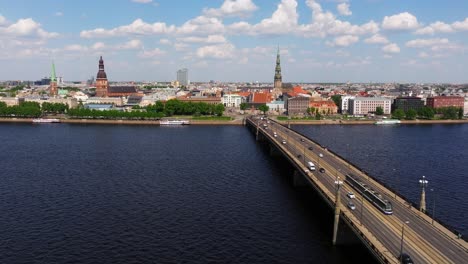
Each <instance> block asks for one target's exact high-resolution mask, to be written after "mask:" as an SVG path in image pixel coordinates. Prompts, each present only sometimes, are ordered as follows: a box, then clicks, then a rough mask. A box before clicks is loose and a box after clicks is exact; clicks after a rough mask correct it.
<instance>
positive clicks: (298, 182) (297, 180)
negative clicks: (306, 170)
mask: <svg viewBox="0 0 468 264" xmlns="http://www.w3.org/2000/svg"><path fill="white" fill-rule="evenodd" d="M293 186H294V187H305V186H307V180H306V179H305V178H304V176H303V175H302V174H301V173H300V172H299V171H297V170H294V175H293Z"/></svg>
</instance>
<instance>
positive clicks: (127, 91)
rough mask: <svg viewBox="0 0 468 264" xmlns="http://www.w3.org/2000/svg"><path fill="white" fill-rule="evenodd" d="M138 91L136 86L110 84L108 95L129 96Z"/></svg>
mask: <svg viewBox="0 0 468 264" xmlns="http://www.w3.org/2000/svg"><path fill="white" fill-rule="evenodd" d="M136 93H137V91H136V87H135V86H108V87H107V96H108V97H127V96H131V95H135V94H136Z"/></svg>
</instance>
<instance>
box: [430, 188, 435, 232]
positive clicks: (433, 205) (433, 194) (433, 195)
mask: <svg viewBox="0 0 468 264" xmlns="http://www.w3.org/2000/svg"><path fill="white" fill-rule="evenodd" d="M431 193H432V225H434V218H435V203H436V196H435V192H434V189H431Z"/></svg>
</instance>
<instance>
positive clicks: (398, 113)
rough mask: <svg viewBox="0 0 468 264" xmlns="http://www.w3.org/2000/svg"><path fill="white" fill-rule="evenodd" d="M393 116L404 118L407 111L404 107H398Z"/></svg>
mask: <svg viewBox="0 0 468 264" xmlns="http://www.w3.org/2000/svg"><path fill="white" fill-rule="evenodd" d="M392 117H393V118H395V119H403V118H405V111H403V109H397V110H395V112H393V115H392Z"/></svg>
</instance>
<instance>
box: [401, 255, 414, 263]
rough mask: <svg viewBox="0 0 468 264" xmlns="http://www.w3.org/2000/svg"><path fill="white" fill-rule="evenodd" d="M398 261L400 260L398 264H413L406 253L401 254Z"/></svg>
mask: <svg viewBox="0 0 468 264" xmlns="http://www.w3.org/2000/svg"><path fill="white" fill-rule="evenodd" d="M398 259H399V260H400V263H403V264H413V263H414V262H413V260H412V259H411V257H410V256H409V255H408V254H406V253H403V254H401V255H400V257H399V258H398Z"/></svg>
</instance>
